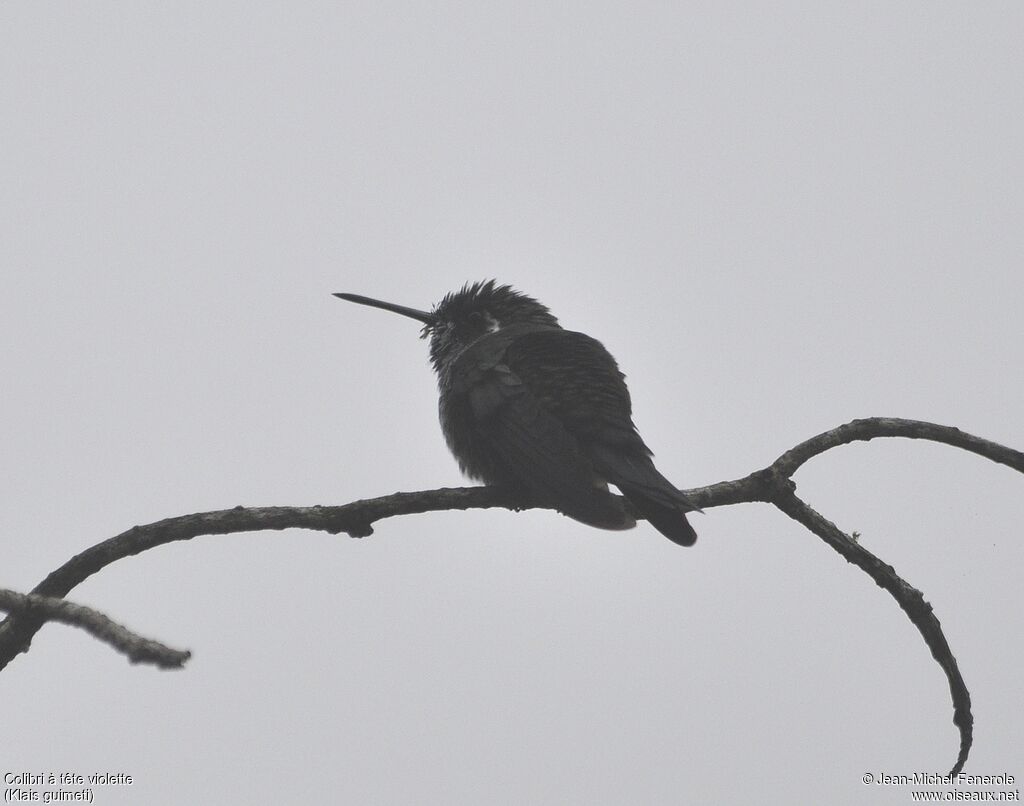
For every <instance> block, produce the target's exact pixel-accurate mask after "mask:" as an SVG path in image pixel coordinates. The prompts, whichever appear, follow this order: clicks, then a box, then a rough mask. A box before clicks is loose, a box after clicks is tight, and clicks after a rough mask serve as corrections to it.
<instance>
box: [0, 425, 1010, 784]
mask: <svg viewBox="0 0 1024 806" xmlns="http://www.w3.org/2000/svg"><path fill="white" fill-rule="evenodd" d="M878 437H906V438H910V439H927V440H931V441H933V442H941V443H944V444H946V445H951V446H953V447H957V448H962V449H963V450H966V451H970V452H972V453H976V454H978V455H979V456H984V457H985V458H987V459H991V460H992V461H993V462H998V463H1000V464H1004V465H1007V466H1008V467H1011V468H1013V469H1014V470H1017V471H1018V472H1021V473H1024V453H1021V452H1020V451H1015V450H1013V449H1011V448H1007V447H1006V446H1004V445H1000V444H998V443H995V442H990V441H988V440H985V439H981V438H979V437H975V436H972V435H971V434H967V433H964V432H963V431H960V430H959V429H957V428H951V427H949V426H943V425H936V424H934V423H926V422H921V421H918V420H900V419H894V418H888V417H872V418H868V419H864V420H854V421H853V422H850V423H846V424H845V425H841V426H839V427H837V428H833V429H831V430H829V431H826V432H824V433H822V434H818V435H817V436H815V437H812V438H811V439H808V440H806V441H805V442H802V443H800V444H799V445H797V446H796V447H794V448H792V449H790V450H788V451H786V452H785V453H784V454H782V456H780V457H779V458H778V459H776V460H775V461H774V462H773V463H772V464H771V465H769V466H768V467H766V468H764V469H763V470H758V471H756V472H754V473H751V474H750V475H748V476H745V477H743V478H741V479H736V480H734V481H723V482H720V483H718V484H712V485H710V486H708V487H699V488H696V489H693V490H686V491H685V492H686V494H687V496H688V497H689V498H690V499H691V500H693V501H694V503H695V504H697V505H698V506H700V507H702V508H704V509H709V508H711V507H719V506H725V505H728V504H739V503H748V502H764V503H770V504H773V505H775V506H776V507H778V508H779V509H780V510H781V511H782V512H785V513H786V514H787V515H789V516H790V517H791V518H793V519H794V520H796V521H799V522H800V523H802V524H803V525H804V526H806V527H807V528H808V529H809V530H810V531H811V532H813V533H814V534H816V535H817V536H818V537H820V538H821V539H822V540H824V541H825V542H826V543H827V544H828V545H829V546H831V547H832V548H833V549H835V550H836V551H837V552H839V554H841V555H842V556H843V557H845V558H846V559H847V560H848V561H849V562H852V563H854V564H855V565H857V566H858V567H859V568H861V569H862V570H863V571H865V572H866V573H867V574H868V575H870V576H871V578H872V579H874V580H875V582H876V583H877V584H878V585H879V586H881V587H882V588H884V589H885V590H887V591H888V592H889V593H890V594H891V595H892V596H893V598H894V599H895V600H896V602H897V603H898V604H899V606H900V607H901V608H902V609H903V611H904V612H905V613H906V614H907V616H908V617H909V618H910V620H911V621H912V622H913V624H914V626H916V627H917V629H918V630H919V631H920V633H921V635H922V637H923V638H924V640H925V643H926V644H927V645H928V648H929V649H930V650H931V652H932V655H933V656H934V658H935V660H936V661H937V662H938V664H939V665H940V666H941V667H942V670H943V671H944V672H945V674H946V677H947V678H948V680H949V688H950V694H951V696H952V700H953V722H954V724H956V726H957V728H958V729H959V731H960V752H959V754H958V756H957V760H956V764H955V765H954V766H953V769H952V771H951V774H956V773H958V772H959V771H960V770H961V769H962V768H963V766H964V764H965V763H966V761H967V755H968V753H969V752H970V748H971V741H972V726H973V721H974V720H973V717H972V715H971V698H970V694H969V692H968V690H967V686H966V685H965V684H964V681H963V678H962V677H961V676H960V670H959V669H958V667H957V664H956V658H954V657H953V653H952V652H951V651H950V648H949V644H948V643H947V642H946V638H945V636H944V635H943V632H942V627H941V625H940V624H939V621H938V619H937V618H935V615H934V614H933V613H932V608H931V605H930V604H929V603H928V602H926V601H925V599H924V596H923V594H922V593H921V592H920V591H919V590H917V589H915V588H914V587H912V586H911V585H909V584H908V583H907V582H905V581H904V580H903V579H901V578H900V577H899V576H898V575H897V574H896V571H895V570H894V569H893V568H892V566H891V565H888V564H887V563H884V562H883V561H882V560H880V559H879V558H877V557H876V556H875V555H874V554H872V553H871V552H870V551H868V550H867V549H865V548H864V547H863V546H861V545H860V544H859V543H858V542H857V541H856V540H854V539H853V537H851V536H849V535H847V534H844V533H843V532H842V531H841V530H839V529H838V528H837V527H836V526H835V525H834V524H833V523H831V522H830V521H828V520H827V519H826V518H824V517H822V516H821V515H820V514H818V513H817V512H815V511H814V510H813V509H812V508H811V507H809V506H808V505H807V504H805V503H804V502H803V501H802V500H800V499H799V498H798V497H797V496H796V493H795V489H796V484H795V483H794V482H793V480H792V476H793V474H794V473H795V472H796V471H797V470H798V469H799V468H800V467H801V466H802V465H803V464H804V463H805V462H807V461H808V460H809V459H812V458H813V457H815V456H817V455H819V454H821V453H824V452H825V451H827V450H830V449H831V448H835V447H838V446H840V445H845V444H848V443H850V442H855V441H859V440H869V439H875V438H878ZM490 507H504V508H506V509H513V510H517V509H523V508H526V507H525V506H524V502H523V501H518V500H514V499H513V498H511V497H510V496H509V495H508V494H507V493H505V492H503V491H501V490H498V489H495V488H492V487H459V488H451V489H439V490H426V491H423V492H415V493H395V494H394V495H387V496H382V497H380V498H371V499H367V500H364V501H354V502H352V503H350V504H345V505H344V506H330V507H322V506H314V507H251V508H245V507H235V508H234V509H225V510H219V511H216V512H202V513H196V514H193V515H182V516H180V517H176V518H168V519H166V520H162V521H157V522H156V523H151V524H148V525H146V526H134V527H132V528H131V529H129V530H128V531H126V532H123V533H122V534H120V535H117V536H116V537H112V538H110V539H109V540H105V541H103V542H102V543H98V544H97V545H95V546H93V547H92V548H89V549H86V550H85V551H83V552H82V553H81V554H78V555H76V556H75V557H72V558H71V559H70V560H68V562H66V563H65V564H64V565H62V566H61V567H60V568H58V569H57V570H55V571H54V572H53V573H51V574H50V575H49V576H48V577H47V578H46V579H44V580H43V581H42V582H40V583H39V584H38V585H37V586H36V587H35V589H34V590H33V591H32V594H33V595H34V596H35V597H44V598H37V599H31V600H29V604H30V605H31V606H26V605H25V603H24V602H23V603H22V604H21V605H20V606H18V607H16V608H15V612H13V613H12V614H11V615H10V616H8V618H7V619H5V620H4V622H3V623H0V669H3V668H4V667H6V665H7V664H8V663H10V661H11V660H12V659H13V658H15V657H16V656H17V655H18V653H20V652H24V651H27V650H28V647H29V643H30V641H31V639H32V636H33V635H35V633H36V632H37V631H38V630H39V629H40V627H42V625H43V624H44V623H45V622H46V621H48V620H58V619H60V612H61V610H60V608H59V607H57V606H56V605H55V604H54V603H53V600H54V599H56V600H60V598H61V597H64V596H66V595H67V594H68V593H69V592H70V591H71V590H72V589H73V588H74V587H75V586H76V585H78V584H79V583H81V582H82V581H83V580H85V579H87V578H88V577H90V576H91V575H93V574H95V573H96V572H97V571H99V570H100V569H102V568H104V567H106V566H107V565H109V564H110V563H112V562H115V561H116V560H119V559H121V558H123V557H129V556H131V555H133V554H139V553H141V552H143V551H147V550H148V549H151V548H155V547H156V546H160V545H163V544H165V543H171V542H174V541H176V540H189V539H191V538H193V537H198V536H199V535H210V534H231V533H236V532H254V531H261V530H264V529H292V528H298V529H315V530H319V531H325V532H330V533H331V534H338V533H340V532H345V533H347V534H349V535H350V536H352V537H365V536H367V535H370V534H372V533H373V524H374V523H375V522H376V521H379V520H383V519H384V518H390V517H394V516H396V515H411V514H416V513H421V512H436V511H440V510H451V509H482V508H483V509H486V508H490ZM97 615H99V614H97ZM103 618H105V617H103ZM114 626H115V627H116V626H118V625H114ZM119 629H123V628H119ZM101 632H102V630H101ZM108 632H109V631H108ZM101 637H102V636H101ZM104 640H108V639H104ZM140 640H145V639H140ZM151 643H154V644H155V642H151ZM157 646H159V645H157ZM164 649H166V648H164ZM168 651H170V652H175V651H176V650H168ZM180 654H181V655H182V657H181V663H183V662H184V660H185V659H186V658H187V653H180ZM136 659H142V658H136ZM159 665H163V664H159ZM167 665H180V663H178V664H167Z"/></svg>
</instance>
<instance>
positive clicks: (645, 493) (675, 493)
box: [594, 446, 700, 546]
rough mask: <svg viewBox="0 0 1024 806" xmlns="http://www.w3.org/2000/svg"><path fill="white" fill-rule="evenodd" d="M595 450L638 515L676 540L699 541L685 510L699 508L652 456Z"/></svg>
mask: <svg viewBox="0 0 1024 806" xmlns="http://www.w3.org/2000/svg"><path fill="white" fill-rule="evenodd" d="M594 453H595V459H596V460H597V465H598V467H599V472H601V473H602V474H603V475H604V476H605V478H607V479H608V481H609V482H610V483H611V484H614V485H615V486H616V487H618V488H619V489H620V490H621V491H622V494H623V495H624V496H626V498H627V499H629V503H630V504H632V505H633V508H634V509H635V510H636V512H637V514H638V515H640V516H642V517H644V518H646V519H647V521H648V522H649V523H650V524H651V526H653V527H654V528H655V529H657V530H658V531H659V532H661V533H662V534H663V535H665V537H667V538H668V539H669V540H671V541H672V542H673V543H678V544H679V545H680V546H692V545H693V544H694V543H696V542H697V533H696V532H695V531H694V530H693V527H692V526H691V525H690V522H689V521H688V520H686V513H687V512H699V511H700V509H699V508H698V507H696V506H694V504H693V503H692V502H691V501H690V500H689V499H688V498H687V497H686V496H685V495H684V494H683V493H682V492H680V491H679V490H677V489H676V488H675V486H674V485H673V484H672V482H670V481H669V480H668V479H666V478H665V477H664V476H663V475H661V473H659V472H658V468H656V467H655V466H654V462H652V461H651V459H650V457H649V456H643V455H635V454H634V455H626V454H624V453H622V452H619V451H614V450H610V449H603V448H602V447H600V446H596V447H595V449H594Z"/></svg>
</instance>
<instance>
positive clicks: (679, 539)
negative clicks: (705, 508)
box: [623, 490, 697, 546]
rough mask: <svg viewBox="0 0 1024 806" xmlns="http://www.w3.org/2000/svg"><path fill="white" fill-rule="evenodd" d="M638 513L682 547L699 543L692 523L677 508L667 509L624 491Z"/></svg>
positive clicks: (633, 493)
mask: <svg viewBox="0 0 1024 806" xmlns="http://www.w3.org/2000/svg"><path fill="white" fill-rule="evenodd" d="M623 492H624V493H625V494H626V497H627V498H628V499H629V502H630V503H631V504H632V505H633V507H634V508H635V509H636V511H637V513H638V514H640V515H642V516H643V517H645V518H647V521H648V523H650V524H651V526H653V527H654V528H655V529H657V530H658V531H659V532H661V533H662V534H663V535H665V537H667V538H668V539H669V540H671V541H672V542H673V543H677V544H679V545H680V546H692V545H693V544H694V543H696V542H697V533H696V532H695V531H693V527H692V526H690V522H689V521H688V520H686V515H684V514H683V513H682V512H681V511H680V510H679V509H677V508H676V507H666V506H664V505H662V504H659V503H658V502H656V501H652V500H651V499H650V498H643V497H642V496H640V495H638V494H637V493H636V492H635V491H633V490H630V491H626V490H623Z"/></svg>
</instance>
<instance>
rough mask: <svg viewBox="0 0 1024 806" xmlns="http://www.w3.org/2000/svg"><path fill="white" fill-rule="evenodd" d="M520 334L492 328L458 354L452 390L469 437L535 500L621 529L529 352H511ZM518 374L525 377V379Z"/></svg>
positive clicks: (617, 508)
mask: <svg viewBox="0 0 1024 806" xmlns="http://www.w3.org/2000/svg"><path fill="white" fill-rule="evenodd" d="M540 333H543V334H548V333H564V331H559V330H545V331H539V332H538V333H533V332H529V333H527V334H525V335H519V334H516V333H514V332H513V333H505V332H504V331H502V332H501V333H495V334H493V336H491V337H488V338H485V339H482V340H481V341H480V342H478V343H477V344H476V345H474V347H473V348H471V349H470V350H469V351H467V355H465V356H463V358H462V359H460V371H459V383H458V385H459V391H460V392H461V394H462V395H464V396H465V397H464V399H465V400H466V402H467V404H468V405H467V408H466V410H465V411H466V412H467V413H468V414H469V415H470V416H471V418H472V421H473V424H474V426H473V430H474V441H475V442H477V443H479V444H480V447H483V448H485V452H486V454H487V455H488V456H489V457H491V459H492V462H493V464H494V465H495V466H497V467H499V468H500V476H501V477H502V478H505V479H512V480H513V481H514V483H515V486H516V487H518V488H520V489H521V490H523V491H525V492H527V493H529V494H530V495H531V496H533V497H534V498H535V499H537V500H538V501H545V502H549V503H550V504H551V505H555V506H557V508H558V509H559V510H561V511H562V512H564V513H565V514H567V515H570V516H572V517H576V518H578V519H579V520H583V521H584V522H588V523H592V524H593V525H595V526H604V527H605V528H623V527H624V526H625V525H626V524H625V523H624V522H623V512H622V510H621V508H620V506H619V505H618V504H615V503H614V500H613V499H611V498H610V496H608V495H607V492H606V491H605V490H604V489H603V487H601V486H599V485H600V481H599V480H598V478H597V476H596V474H595V472H594V467H593V463H592V461H591V459H590V457H589V455H588V454H587V453H586V452H585V451H584V449H583V447H582V446H581V442H580V439H579V438H578V437H577V435H576V434H574V433H573V431H572V430H571V429H570V428H569V427H568V426H567V424H566V422H565V421H564V420H563V418H562V416H560V407H559V406H558V405H555V404H554V395H553V394H552V393H551V390H546V389H545V388H544V386H543V385H542V381H541V379H539V378H537V377H535V376H534V375H533V373H532V372H531V369H530V368H527V367H526V364H527V363H528V362H529V360H532V359H533V358H534V357H535V356H532V355H530V356H527V355H524V354H523V353H521V352H519V351H518V345H519V343H520V342H521V341H522V340H523V339H531V338H532V337H533V336H535V335H539V334H540ZM524 374H525V375H528V376H531V378H530V380H527V379H526V378H524Z"/></svg>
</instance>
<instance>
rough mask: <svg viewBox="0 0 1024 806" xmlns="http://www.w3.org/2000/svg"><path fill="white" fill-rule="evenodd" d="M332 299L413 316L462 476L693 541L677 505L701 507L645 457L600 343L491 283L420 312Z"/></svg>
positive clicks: (610, 524) (578, 513) (583, 516)
mask: <svg viewBox="0 0 1024 806" xmlns="http://www.w3.org/2000/svg"><path fill="white" fill-rule="evenodd" d="M334 296H336V297H339V298H340V299H344V300H347V301H349V302H355V303H358V304H360V305H369V306H371V307H374V308H381V309H383V310H385V311H391V312H393V313H397V314H401V315H402V316H406V317H409V318H410V319H415V320H417V321H418V322H421V323H422V324H423V328H422V331H421V334H420V337H421V338H429V339H430V361H431V363H432V364H433V367H434V371H435V372H436V373H437V385H438V391H439V400H438V411H439V414H440V419H441V429H442V431H443V432H444V437H445V442H447V444H448V448H449V450H451V452H452V454H453V455H454V456H455V459H456V460H457V461H458V463H459V467H460V469H461V470H462V472H463V473H464V474H465V475H467V476H469V477H470V478H473V479H476V480H478V481H482V482H484V483H485V484H489V485H493V486H496V487H501V488H504V489H506V490H509V491H510V492H511V493H512V494H513V495H514V496H516V497H519V498H521V499H525V500H527V501H530V502H532V503H537V504H541V505H545V506H550V507H551V508H553V509H556V510H558V511H559V512H561V513H562V514H564V515H567V516H569V517H570V518H573V519H574V520H577V521H580V522H581V523H585V524H588V525H590V526H595V527H598V528H601V529H631V528H633V527H634V526H636V517H635V515H637V514H639V515H641V516H643V517H644V518H646V519H647V521H648V522H649V523H650V524H651V525H652V526H654V528H655V529H657V530H658V531H659V532H661V533H662V534H663V535H665V537H667V538H668V539H669V540H671V541H673V542H674V543H678V544H679V545H681V546H692V545H693V543H694V542H695V541H696V540H697V533H696V532H694V530H693V527H692V526H690V524H689V522H688V521H687V520H686V513H687V512H691V511H695V510H696V511H699V509H698V508H697V507H696V506H695V505H694V504H693V503H692V502H691V501H690V500H689V499H688V498H687V497H686V495H685V494H684V493H683V492H681V491H680V490H678V489H676V487H675V486H674V485H673V484H672V483H671V482H670V481H669V480H668V479H666V478H665V477H664V476H663V475H661V473H659V472H658V469H657V468H656V467H655V466H654V462H653V461H651V457H652V456H653V453H652V451H651V449H650V448H648V447H647V445H646V444H645V443H644V441H643V439H642V438H641V437H640V434H639V433H638V432H637V429H636V426H635V425H634V424H633V418H632V403H631V401H630V397H629V390H628V389H627V388H626V382H625V376H624V375H623V374H622V372H621V371H620V370H619V366H618V364H617V363H616V362H615V359H614V358H613V357H612V355H611V353H609V352H608V351H607V350H606V349H605V348H604V345H602V344H601V342H599V341H597V340H596V339H593V338H591V337H590V336H587V335H586V334H584V333H577V332H575V331H572V330H565V329H563V328H562V326H561V325H559V324H558V320H557V319H556V318H555V317H554V316H553V315H552V314H551V312H550V311H549V310H548V309H547V307H546V306H544V305H542V304H541V303H540V302H538V301H537V300H536V299H534V298H533V297H529V296H527V295H526V294H522V293H520V292H518V291H515V290H513V289H512V288H511V287H510V286H507V285H496V281H495V280H488V281H486V282H477V283H472V284H470V283H467V284H466V285H465V286H463V287H462V289H461V290H459V291H454V292H452V293H449V294H447V295H446V296H445V297H444V299H442V300H441V301H440V302H439V303H438V304H437V305H435V306H434V307H433V309H432V310H430V311H429V312H428V311H421V310H416V309H415V308H407V307H405V306H403V305H395V304H394V303H391V302H383V301H381V300H377V299H371V298H370V297H363V296H360V295H358V294H343V293H339V294H335V295H334ZM609 484H613V485H615V486H616V487H617V488H618V489H619V491H620V492H621V493H622V495H623V496H624V497H625V498H626V500H628V501H629V504H630V505H631V507H632V510H633V511H632V512H631V511H630V510H629V509H628V508H627V507H625V506H624V505H623V502H622V499H621V498H619V497H617V496H615V495H612V494H611V492H610V491H609V489H608V485H609Z"/></svg>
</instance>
